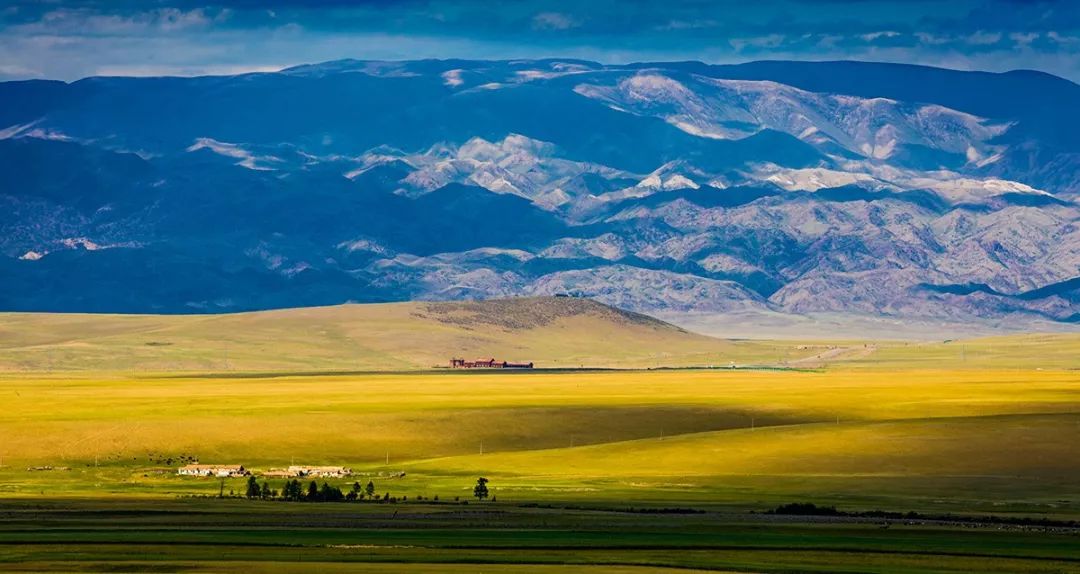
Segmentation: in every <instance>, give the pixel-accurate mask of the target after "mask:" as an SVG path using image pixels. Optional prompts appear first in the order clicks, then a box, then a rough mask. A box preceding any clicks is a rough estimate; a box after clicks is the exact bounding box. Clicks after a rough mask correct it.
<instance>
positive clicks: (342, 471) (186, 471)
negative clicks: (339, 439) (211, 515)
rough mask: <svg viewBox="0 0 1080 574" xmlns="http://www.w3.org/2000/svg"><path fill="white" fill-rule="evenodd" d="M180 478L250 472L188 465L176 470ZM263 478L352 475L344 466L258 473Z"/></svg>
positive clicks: (221, 466) (235, 467) (222, 466)
mask: <svg viewBox="0 0 1080 574" xmlns="http://www.w3.org/2000/svg"><path fill="white" fill-rule="evenodd" d="M176 473H177V474H179V475H181V476H213V477H219V478H231V477H238V476H249V475H251V471H249V470H248V469H246V468H244V465H241V464H198V463H196V464H188V465H185V466H182V467H180V468H179V470H177V472H176ZM259 475H260V476H262V477H264V478H305V477H308V478H342V477H346V476H351V475H352V469H350V468H346V467H344V466H300V465H292V466H289V467H288V468H272V469H270V470H267V471H265V472H261V473H259Z"/></svg>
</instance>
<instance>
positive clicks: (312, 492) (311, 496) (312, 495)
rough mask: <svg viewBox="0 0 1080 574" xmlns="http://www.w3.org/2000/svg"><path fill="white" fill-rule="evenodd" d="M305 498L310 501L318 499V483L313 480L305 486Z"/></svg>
mask: <svg viewBox="0 0 1080 574" xmlns="http://www.w3.org/2000/svg"><path fill="white" fill-rule="evenodd" d="M307 499H308V500H310V501H312V502H314V501H316V500H318V499H319V485H318V484H315V481H314V480H313V481H311V484H309V485H308V487H307Z"/></svg>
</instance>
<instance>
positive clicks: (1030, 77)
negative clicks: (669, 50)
mask: <svg viewBox="0 0 1080 574" xmlns="http://www.w3.org/2000/svg"><path fill="white" fill-rule="evenodd" d="M1078 104H1080V86H1077V85H1075V84H1072V83H1070V82H1068V81H1065V80H1062V79H1060V78H1055V77H1053V76H1047V75H1045V74H1037V73H1033V72H1011V73H1007V74H984V73H968V72H954V71H947V70H940V69H934V68H921V67H913V66H899V65H890V64H869V63H852V62H833V63H796V62H761V63H752V64H745V65H741V66H709V65H705V64H699V63H648V64H634V65H626V66H610V65H601V64H596V63H592V62H583V61H565V60H560V61H556V60H541V61H503V62H481V61H434V60H429V61H416V62H365V61H353V60H345V61H339V62H329V63H325V64H316V65H310V66H301V67H297V68H291V69H288V70H284V71H282V72H278V73H260V74H246V75H240V76H222V77H201V78H141V79H134V78H88V79H85V80H81V81H79V82H74V83H70V84H67V83H61V82H45V81H31V82H9V83H0V206H2V210H0V229H2V233H0V255H2V256H0V268H2V272H3V277H4V278H5V281H4V282H3V284H2V285H0V309H3V310H27V309H33V310H66V311H121V312H129V311H158V312H210V311H230V310H242V309H257V308H266V307H281V306H295V305H312V304H329V303H338V302H344V301H382V300H398V299H406V298H419V299H456V298H473V297H496V296H513V295H531V294H575V295H584V296H591V297H596V298H597V299H599V300H601V301H604V302H607V303H612V304H616V305H619V306H622V307H626V308H630V309H634V310H642V311H650V312H657V311H667V312H674V311H679V312H697V313H728V312H740V313H741V312H748V311H750V312H753V311H768V312H781V313H783V312H788V313H814V312H852V313H860V314H878V315H889V316H896V317H919V318H941V319H959V320H968V319H977V318H998V319H1000V318H1002V317H1027V318H1031V317H1037V318H1042V319H1050V320H1059V321H1076V320H1077V319H1078V318H1080V292H1078V288H1080V284H1078V283H1077V280H1076V278H1077V277H1080V208H1078V206H1077V203H1076V202H1077V200H1078V199H1080V115H1078V114H1076V113H1075V110H1076V107H1077V105H1078Z"/></svg>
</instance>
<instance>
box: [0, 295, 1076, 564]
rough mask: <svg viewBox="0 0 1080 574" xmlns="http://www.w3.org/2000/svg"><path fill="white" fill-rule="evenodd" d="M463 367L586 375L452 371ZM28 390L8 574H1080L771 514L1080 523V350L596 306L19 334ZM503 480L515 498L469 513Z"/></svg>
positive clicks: (371, 312)
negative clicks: (321, 482)
mask: <svg viewBox="0 0 1080 574" xmlns="http://www.w3.org/2000/svg"><path fill="white" fill-rule="evenodd" d="M223 347H227V348H228V358H227V359H225V358H224V356H223V355H224V352H223V351H222V348H223ZM453 355H465V356H474V355H475V356H482V355H494V356H497V357H499V358H507V359H511V360H533V361H535V362H537V363H538V365H540V366H545V367H558V368H562V369H555V370H550V369H548V370H537V371H534V372H457V371H450V370H445V369H444V370H431V369H429V368H425V367H430V365H433V364H436V363H442V362H444V361H445V360H446V359H447V358H449V357H450V356H453ZM732 362H735V363H736V364H737V365H739V367H740V368H736V369H731V368H720V369H702V368H691V369H684V368H679V369H674V368H672V369H655V368H654V367H690V366H697V367H700V366H705V365H723V366H728V365H730V364H731V363H732ZM580 365H585V366H589V367H606V368H616V367H619V368H621V369H619V370H602V369H592V370H571V369H565V367H569V366H580ZM642 367H649V368H652V369H646V368H642ZM0 370H3V373H2V374H0V397H2V398H0V406H2V408H0V570H4V569H8V570H25V571H40V570H50V569H56V570H88V571H94V570H105V571H107V570H114V569H126V570H129V571H142V570H159V571H184V570H192V571H199V570H205V571H233V570H235V571H250V570H251V569H256V570H265V571H275V570H276V571H294V570H300V569H304V566H303V565H302V563H315V564H317V566H315V567H314V568H315V569H317V570H319V571H337V570H341V571H345V570H346V569H347V570H348V571H369V570H364V569H363V568H375V567H377V566H378V565H379V564H380V563H381V564H383V566H384V567H386V568H388V569H390V571H401V570H407V571H417V572H471V571H476V569H475V568H477V567H478V565H483V571H490V572H517V571H530V572H531V571H539V572H545V571H552V572H556V571H566V572H576V571H586V572H588V571H595V572H605V573H606V572H619V573H622V572H628V573H629V572H646V571H654V570H651V569H653V568H657V569H664V568H671V567H678V568H700V569H705V570H714V571H715V570H721V571H752V572H794V571H799V572H803V571H812V572H817V571H820V572H838V571H850V572H924V571H937V572H971V571H985V572H1071V571H1080V538H1078V534H1077V532H1076V531H1075V530H1070V529H1063V530H1062V529H1059V530H1062V531H1054V532H1048V531H1045V529H1044V530H1039V529H1034V530H1031V529H1026V528H1021V527H1004V528H991V527H980V526H978V525H977V524H975V523H972V522H967V523H964V524H962V525H957V524H930V523H918V524H894V525H892V526H891V527H890V528H888V529H884V528H881V525H880V524H877V523H876V522H868V521H858V520H837V521H828V520H825V521H818V520H810V519H805V520H804V519H790V520H788V519H781V518H779V517H773V518H767V517H763V516H761V515H750V514H749V512H750V511H761V510H765V509H768V508H772V507H775V506H778V505H780V504H783V503H788V502H796V501H806V502H814V503H817V504H826V505H836V506H838V507H840V508H842V509H844V510H850V511H860V510H874V509H882V510H890V511H902V512H906V511H917V512H921V513H925V514H930V515H943V514H949V513H952V514H957V515H965V516H988V515H995V516H1000V517H1012V518H1020V517H1045V518H1051V519H1055V520H1059V521H1068V520H1078V519H1080V336H1078V335H1068V334H1057V335H1035V334H1032V335H1013V336H1007V337H993V338H984V339H975V340H963V341H936V342H926V341H910V342H904V341H890V342H878V341H828V340H821V341H729V340H717V339H710V338H707V337H702V336H698V335H694V334H691V333H687V332H685V331H682V330H680V329H678V328H675V327H673V326H670V325H667V324H665V323H661V322H657V321H655V320H651V319H649V318H646V317H642V316H638V315H633V314H626V313H622V312H618V311H615V310H612V309H610V308H607V307H603V306H600V305H596V304H594V303H591V302H588V301H581V300H573V299H570V300H557V299H532V300H525V301H523V302H512V301H510V302H507V301H504V302H486V303H476V304H473V303H469V304H430V305H429V304H416V303H413V304H393V305H378V306H343V307H331V308H319V309H305V310H288V311H276V312H267V313H252V314H241V315H231V316H215V317H151V316H134V317H123V316H100V317H99V316H87V315H75V316H71V315H34V314H10V315H4V316H0ZM182 457H195V458H198V459H199V460H200V461H201V462H204V463H222V464H226V463H240V464H243V465H245V466H246V467H247V468H249V469H252V470H253V471H254V472H255V473H256V475H258V474H259V473H261V472H264V471H266V470H268V469H271V468H280V467H284V466H288V465H289V464H290V463H292V462H295V463H297V464H333V465H345V466H349V467H352V468H353V469H354V470H355V471H356V476H354V477H351V478H349V479H347V480H346V479H338V480H330V481H329V482H331V483H332V484H335V485H337V486H340V487H343V488H346V489H347V488H348V487H349V486H350V485H351V484H352V482H353V481H354V480H359V481H360V482H361V483H366V482H367V481H371V482H373V483H374V484H375V485H376V489H377V492H378V493H380V494H382V493H389V494H390V495H391V496H393V497H396V498H401V497H407V498H408V502H398V503H396V504H385V505H384V504H373V503H362V504H344V503H342V504H315V503H284V502H267V501H245V500H233V499H230V498H228V497H226V498H225V499H216V498H213V497H215V496H216V495H218V493H219V492H222V491H223V492H224V493H225V495H226V496H228V495H229V494H230V492H233V493H239V492H242V491H243V488H244V485H243V483H244V480H243V479H240V478H236V479H228V480H225V481H224V482H221V481H219V480H217V479H201V478H191V477H179V476H177V475H176V474H175V469H176V467H177V466H179V465H180V464H181V462H180V460H181V458H182ZM32 468H49V469H48V470H29V469H32ZM478 476H486V477H488V478H489V479H490V480H491V484H490V485H491V492H492V494H493V495H495V497H496V498H497V501H495V502H491V501H488V502H486V503H483V504H478V503H476V502H475V501H474V502H473V504H471V505H468V506H463V505H461V504H454V502H455V498H457V499H459V501H464V500H467V499H469V498H470V496H469V495H470V494H471V488H472V485H473V483H474V482H475V480H476V477H478ZM269 482H270V484H271V486H273V487H275V488H280V486H281V485H280V484H279V483H280V482H282V480H281V479H277V480H270V481H269ZM435 496H438V497H439V500H440V501H441V504H437V505H433V504H430V499H432V498H433V497H435ZM418 497H424V498H426V499H428V501H429V502H417V498H418ZM538 505H539V506H538ZM630 507H634V508H638V509H642V508H652V509H663V508H672V507H680V508H693V509H696V510H700V511H704V514H663V513H661V514H641V513H628V512H623V511H624V510H626V509H627V508H630ZM358 563H368V566H362V565H361V564H358ZM255 564H257V566H255ZM405 564H408V568H405V567H404V565H405ZM585 565H588V566H589V568H591V570H581V568H582V567H583V566H585ZM307 566H308V568H311V567H312V566H311V565H310V564H308V565H307ZM354 567H355V568H354ZM470 568H474V569H470ZM560 568H562V569H560ZM655 571H661V570H655Z"/></svg>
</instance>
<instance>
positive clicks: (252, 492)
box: [247, 475, 262, 498]
mask: <svg viewBox="0 0 1080 574" xmlns="http://www.w3.org/2000/svg"><path fill="white" fill-rule="evenodd" d="M261 494H262V491H261V490H259V481H257V480H255V476H254V475H252V476H249V477H248V481H247V497H248V498H259V496H260V495H261Z"/></svg>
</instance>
